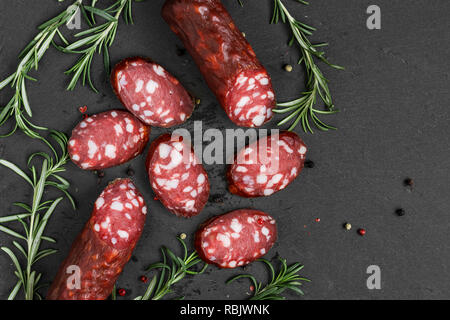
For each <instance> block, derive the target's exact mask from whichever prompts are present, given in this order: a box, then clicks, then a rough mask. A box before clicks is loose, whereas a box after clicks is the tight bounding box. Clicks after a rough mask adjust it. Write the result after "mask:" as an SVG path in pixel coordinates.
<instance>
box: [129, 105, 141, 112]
mask: <svg viewBox="0 0 450 320" xmlns="http://www.w3.org/2000/svg"><path fill="white" fill-rule="evenodd" d="M131 107H132V108H133V110H134V111H139V109H141V107H139V105H137V104H133V105H132V106H131Z"/></svg>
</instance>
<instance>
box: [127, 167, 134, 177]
mask: <svg viewBox="0 0 450 320" xmlns="http://www.w3.org/2000/svg"><path fill="white" fill-rule="evenodd" d="M127 175H128V176H130V177H132V176H134V170H133V169H131V168H128V170H127Z"/></svg>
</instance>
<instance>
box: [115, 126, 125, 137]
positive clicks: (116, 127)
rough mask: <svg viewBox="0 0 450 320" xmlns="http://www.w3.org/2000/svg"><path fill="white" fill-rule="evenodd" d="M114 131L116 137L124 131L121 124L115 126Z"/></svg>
mask: <svg viewBox="0 0 450 320" xmlns="http://www.w3.org/2000/svg"><path fill="white" fill-rule="evenodd" d="M114 130H115V131H116V135H118V136H120V135H121V134H123V129H122V126H121V125H120V124H116V125H115V126H114Z"/></svg>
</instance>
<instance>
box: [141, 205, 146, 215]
mask: <svg viewBox="0 0 450 320" xmlns="http://www.w3.org/2000/svg"><path fill="white" fill-rule="evenodd" d="M142 214H147V207H146V206H143V207H142Z"/></svg>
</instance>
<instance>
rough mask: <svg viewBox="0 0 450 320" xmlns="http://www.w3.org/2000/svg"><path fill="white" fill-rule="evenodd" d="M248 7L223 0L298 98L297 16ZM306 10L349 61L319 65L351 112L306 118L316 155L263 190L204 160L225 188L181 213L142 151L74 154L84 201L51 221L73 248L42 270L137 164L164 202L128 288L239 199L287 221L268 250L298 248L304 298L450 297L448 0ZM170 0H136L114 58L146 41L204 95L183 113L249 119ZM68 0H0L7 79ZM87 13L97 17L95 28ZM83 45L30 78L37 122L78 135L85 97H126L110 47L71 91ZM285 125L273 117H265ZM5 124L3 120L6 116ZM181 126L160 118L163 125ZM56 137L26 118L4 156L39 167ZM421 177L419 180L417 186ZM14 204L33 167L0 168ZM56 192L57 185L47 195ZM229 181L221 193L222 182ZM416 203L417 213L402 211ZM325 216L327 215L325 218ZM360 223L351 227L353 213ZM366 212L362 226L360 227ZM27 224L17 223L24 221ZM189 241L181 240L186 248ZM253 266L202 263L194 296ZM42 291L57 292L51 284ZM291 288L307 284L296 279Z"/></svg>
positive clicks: (3, 268) (140, 50) (294, 253)
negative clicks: (285, 183)
mask: <svg viewBox="0 0 450 320" xmlns="http://www.w3.org/2000/svg"><path fill="white" fill-rule="evenodd" d="M244 2H245V7H244V8H241V7H240V6H239V5H238V4H237V2H236V1H234V0H224V4H225V6H226V7H227V8H228V9H229V11H230V13H231V15H232V16H233V18H234V19H235V22H236V24H237V25H238V27H239V28H240V29H241V31H244V32H245V33H246V35H247V38H248V40H249V41H250V43H251V44H252V46H253V48H254V50H255V52H256V53H257V55H258V57H259V59H260V60H261V61H262V63H263V64H264V65H265V66H266V68H267V69H268V71H269V73H270V74H271V76H272V78H273V83H274V86H275V91H276V93H277V96H278V100H279V101H286V100H290V99H293V98H296V97H298V95H299V93H300V92H301V91H302V90H303V89H304V81H303V80H304V70H303V68H301V67H298V66H295V67H294V71H293V72H292V73H287V72H285V71H283V69H282V66H283V65H284V64H285V63H290V64H293V65H294V64H295V62H296V60H297V58H298V51H297V50H296V49H294V48H289V47H288V46H287V45H286V43H287V40H288V38H289V36H288V29H287V28H286V26H284V25H282V24H280V25H269V23H268V22H269V20H270V16H271V10H272V1H269V0H246V1H244ZM285 3H286V4H287V6H288V7H289V9H290V10H291V12H292V13H293V14H294V15H295V16H296V17H298V18H299V19H300V20H302V21H304V22H306V23H309V24H311V25H313V26H316V27H317V28H318V31H317V32H316V33H315V34H314V36H313V38H312V39H313V40H314V41H317V42H319V41H327V42H329V44H330V47H329V48H328V49H327V54H328V56H329V58H330V60H331V61H332V62H334V63H337V64H340V65H343V66H345V67H346V70H345V71H336V70H332V69H330V68H328V67H326V66H324V65H322V64H321V68H322V70H323V72H324V73H325V75H326V76H327V77H328V79H329V80H330V89H331V91H332V95H333V98H334V100H335V104H336V106H337V107H338V108H339V109H340V110H341V112H340V113H339V114H338V115H336V116H329V117H325V118H324V120H325V121H328V122H329V123H331V124H334V125H336V126H337V127H339V130H337V131H333V132H328V133H321V132H317V133H315V134H314V135H311V134H305V133H303V132H301V131H300V129H299V128H298V129H297V132H298V133H299V134H300V135H301V137H302V138H303V139H304V141H305V142H306V144H307V145H308V147H309V151H308V155H307V157H308V158H309V159H312V160H313V161H314V162H315V164H316V166H315V167H314V168H313V169H305V170H304V171H303V172H302V174H301V175H300V177H299V178H298V179H297V180H295V182H294V183H292V184H291V185H290V186H289V187H288V188H287V189H286V190H285V191H283V192H280V193H277V194H275V195H273V196H271V197H268V198H263V199H244V198H239V197H237V196H232V195H230V194H229V193H228V192H227V191H226V183H225V181H224V170H225V166H224V165H211V166H206V169H207V171H208V174H209V177H210V182H211V186H212V188H211V194H212V195H213V196H214V198H217V197H219V198H220V197H222V198H223V203H216V202H214V201H210V202H209V203H208V205H207V206H206V208H205V210H204V211H203V212H202V213H201V214H200V215H199V216H197V217H195V218H193V219H191V220H184V219H180V218H177V217H175V216H173V215H172V214H170V213H169V212H168V211H167V210H165V209H164V208H163V207H162V205H161V204H160V203H159V202H157V201H154V200H153V193H152V191H151V189H150V186H149V185H148V181H147V177H146V173H145V169H144V156H139V157H137V158H136V159H134V160H133V161H132V162H130V163H128V164H125V165H122V166H120V167H116V168H112V169H108V170H106V171H105V177H104V178H103V179H101V181H98V178H97V177H96V176H95V175H94V174H93V173H91V172H85V171H82V170H80V169H78V168H77V167H75V166H74V165H73V164H71V163H70V164H68V165H67V166H66V168H67V173H66V174H65V177H67V178H68V179H69V180H70V182H71V186H72V187H71V193H72V194H73V196H74V197H75V199H76V202H77V205H78V208H77V210H76V211H73V210H72V209H71V208H70V205H69V203H68V201H64V202H63V203H62V204H60V205H59V207H58V209H57V212H56V213H55V214H54V216H53V217H52V220H51V222H50V224H49V226H48V229H47V234H48V235H49V236H52V237H55V238H56V239H58V243H57V244H56V245H55V247H56V248H57V249H59V252H58V253H57V254H55V255H53V256H51V257H48V258H46V259H45V260H42V261H41V262H39V264H38V265H36V269H37V270H38V271H40V272H43V282H50V281H51V280H52V278H53V277H54V275H55V273H56V271H57V267H58V266H59V264H60V263H61V261H62V260H63V259H64V257H65V256H66V254H67V253H68V250H69V248H70V245H71V242H72V241H73V239H74V238H75V236H76V235H77V233H78V232H79V231H80V230H81V228H82V227H83V225H84V223H85V222H86V220H87V219H88V217H89V216H90V212H91V209H92V204H93V203H94V201H95V199H96V198H97V196H98V194H99V193H100V192H101V191H102V189H103V188H104V187H105V186H106V185H107V183H108V181H110V180H113V179H114V178H117V177H125V176H126V171H127V169H128V168H129V167H131V168H133V169H134V170H135V172H136V174H135V176H134V177H133V178H134V181H135V183H136V184H137V186H138V188H139V189H140V190H141V192H142V193H143V194H144V196H145V199H146V201H147V203H148V205H149V209H150V210H149V211H150V214H149V215H148V218H147V225H146V228H145V230H144V233H143V235H142V238H141V240H140V242H139V244H138V246H137V248H136V250H135V252H134V259H133V260H132V261H130V262H129V263H128V264H127V266H126V268H125V270H124V272H123V274H122V276H121V277H120V279H119V281H118V285H119V286H120V287H124V288H127V289H128V295H127V297H126V298H132V297H135V296H137V295H139V294H142V293H143V292H144V290H145V285H144V284H142V283H141V282H139V280H138V277H139V276H140V275H142V274H143V270H144V268H145V267H146V266H147V265H149V264H150V263H153V262H156V261H159V260H160V258H161V257H160V253H159V251H158V250H159V248H160V247H161V246H162V245H166V246H168V247H170V248H173V249H174V250H176V251H177V250H178V248H179V247H178V244H177V240H176V238H175V237H176V235H178V234H180V233H182V232H184V233H186V234H188V235H189V236H188V239H187V240H188V243H189V247H190V248H192V243H191V242H190V241H191V240H192V234H193V232H194V231H195V230H196V227H197V226H198V224H200V223H201V222H202V221H204V220H206V219H207V218H209V217H211V216H214V215H217V214H220V213H225V212H227V211H230V210H232V209H237V208H243V207H252V208H257V209H262V210H265V211H267V212H269V213H271V214H272V215H273V216H274V217H275V218H276V219H277V220H278V227H279V240H278V242H277V244H276V245H275V247H274V248H273V249H272V250H271V251H270V252H269V254H268V255H267V257H268V258H272V257H274V256H275V255H276V253H278V254H279V255H281V256H282V257H285V258H287V259H288V261H289V262H291V263H293V262H296V261H299V262H301V263H303V264H304V265H305V268H304V271H303V274H304V276H306V277H308V278H309V279H311V280H312V282H311V283H308V284H306V285H305V286H304V291H305V293H306V295H305V296H304V297H303V298H301V299H442V298H448V297H449V296H450V285H449V283H448V273H449V272H450V267H449V265H448V261H449V259H450V241H449V240H450V239H449V232H448V231H449V225H450V215H449V210H450V202H449V200H448V197H449V191H450V190H449V186H448V184H449V168H450V165H449V160H448V159H449V157H450V149H449V142H450V138H449V136H450V127H449V126H448V121H449V120H450V112H449V111H448V108H449V95H448V91H449V89H448V80H449V73H450V70H449V67H448V64H447V59H448V57H449V55H450V45H449V42H448V36H449V31H448V30H449V27H450V22H449V19H448V16H447V13H448V12H449V10H450V2H448V1H445V0H439V1H428V2H426V3H424V2H423V1H418V0H414V1H413V0H411V1H399V0H389V1H387V0H377V1H375V2H374V1H366V0H345V1H343V0H342V1H325V0H316V1H311V5H310V6H308V7H305V6H303V5H301V4H297V3H295V2H294V1H288V0H287V1H285ZM162 4H163V1H162V0H158V1H150V0H148V1H145V2H143V3H136V4H134V10H133V11H134V18H135V25H133V26H126V25H125V24H124V23H121V24H120V27H119V31H118V34H117V39H116V42H115V43H114V45H113V47H112V48H111V59H112V62H113V63H116V62H118V61H119V60H120V59H122V58H125V57H128V56H133V55H143V56H148V57H151V58H152V59H154V60H155V61H157V62H159V63H160V64H162V65H163V66H165V67H166V68H167V69H168V70H169V71H170V72H172V73H173V74H174V75H175V76H177V77H178V78H179V79H180V80H181V82H182V83H183V84H184V85H185V86H186V87H187V88H188V89H189V90H190V91H192V92H193V93H194V94H195V95H196V96H198V97H200V98H201V101H202V102H201V105H200V106H199V108H198V109H197V110H196V112H195V113H194V114H193V117H192V118H191V120H189V121H188V122H187V123H186V124H185V125H183V127H185V128H188V129H192V127H193V121H194V120H202V121H203V128H204V130H206V129H207V128H219V129H222V130H225V129H226V128H235V126H234V125H233V124H232V123H231V122H230V121H229V120H228V118H227V117H226V115H225V113H224V112H223V111H222V110H221V108H220V106H219V105H218V103H217V101H216V100H215V98H214V96H213V95H212V93H211V92H210V91H209V90H208V88H207V87H206V85H205V82H204V81H203V79H202V77H201V75H200V73H199V71H198V70H197V68H196V66H195V65H194V63H193V61H192V59H191V58H190V56H189V55H188V54H186V55H184V56H178V55H177V46H180V45H181V43H180V41H179V40H178V38H177V37H176V36H175V35H174V34H173V33H172V32H171V31H170V29H169V27H168V26H167V25H166V23H165V22H164V21H163V19H162V18H161V16H160V9H161V6H162ZM370 4H377V5H379V6H380V7H381V10H382V28H381V30H368V29H367V28H366V18H367V14H366V9H367V7H368V6H369V5H370ZM67 5H68V1H65V2H64V3H58V2H57V1H53V0H41V1H25V0H16V1H12V0H2V1H1V2H0V59H1V63H0V78H5V77H6V76H7V75H9V74H10V73H12V72H13V71H14V70H15V67H16V66H17V63H18V61H17V54H18V53H19V52H20V50H21V49H22V48H23V47H24V45H25V44H26V43H28V42H29V41H30V40H31V39H32V37H33V36H34V34H35V32H36V29H35V27H36V26H37V25H38V24H40V23H42V22H44V21H46V20H47V19H49V18H51V17H53V16H54V15H55V14H57V13H59V12H60V11H61V10H62V9H63V8H65V7H66V6H67ZM85 26H86V25H85V24H83V27H85ZM75 60H76V57H75V56H71V55H64V54H62V53H60V52H57V51H56V50H54V49H51V50H49V51H48V52H47V53H46V55H45V57H44V59H43V60H42V62H41V63H40V65H39V71H38V72H37V73H36V72H33V73H32V75H33V76H36V77H38V79H39V82H37V83H30V82H29V83H28V92H29V99H30V102H31V105H32V108H33V111H34V116H33V122H34V123H37V124H40V125H43V126H46V127H50V128H55V129H58V130H61V131H64V132H65V133H67V134H70V131H71V129H72V128H73V127H74V125H75V124H76V123H77V122H78V121H79V120H80V119H81V115H80V113H79V111H78V107H79V106H83V105H87V106H88V112H89V113H97V112H100V111H104V110H108V109H110V108H121V107H122V106H121V104H120V103H119V101H118V100H117V99H116V97H115V96H114V95H113V92H112V90H111V88H110V85H109V83H108V82H107V81H106V79H107V77H106V74H105V72H104V70H103V65H102V59H101V57H98V58H97V60H96V61H95V63H94V68H93V78H94V81H95V83H96V85H97V87H98V89H99V90H100V92H101V93H100V94H94V93H93V92H92V91H90V89H88V88H87V87H81V86H77V88H76V90H75V91H73V92H69V91H65V87H66V86H67V84H68V82H69V78H68V77H67V76H65V75H64V74H63V71H64V70H66V69H67V68H68V67H69V66H71V65H72V64H73V63H74V62H75ZM10 96H11V91H10V90H9V89H7V90H3V91H1V92H0V104H1V105H5V104H6V103H7V102H8V100H9V99H10ZM275 126H276V121H272V122H271V123H270V124H269V125H267V126H266V127H267V128H272V127H275ZM2 129H5V128H2ZM164 131H167V130H162V129H153V131H152V139H154V138H156V137H157V136H158V135H160V134H161V133H162V132H164ZM40 150H45V147H44V145H43V144H41V143H39V142H37V141H34V140H32V139H30V138H27V137H26V136H25V135H24V134H22V133H16V134H15V135H13V136H12V137H10V138H7V139H1V140H0V157H1V158H4V159H7V160H10V161H12V162H14V163H17V164H18V165H20V166H21V167H22V168H24V167H25V159H26V157H27V156H28V155H29V154H30V153H32V152H35V151H40ZM406 177H412V178H413V179H414V181H415V187H414V189H413V190H409V189H408V188H405V187H404V186H403V180H404V179H405V178H406ZM0 181H1V182H0V215H7V214H11V213H14V212H17V211H15V210H16V209H15V208H14V207H13V206H12V203H13V202H14V201H25V202H29V201H30V200H31V197H32V194H31V190H30V189H29V188H28V187H27V185H26V184H25V182H24V181H23V180H21V179H20V178H18V177H17V176H15V175H14V174H13V173H12V172H10V171H9V170H7V169H5V168H0ZM56 195H57V193H54V192H49V193H48V194H46V196H48V197H50V198H51V197H55V196H56ZM221 195H222V196H221ZM398 207H403V208H405V210H406V212H407V214H406V215H405V216H403V217H398V216H396V215H395V213H394V211H395V209H396V208H398ZM317 217H318V218H320V219H321V220H320V222H315V219H316V218H317ZM345 222H350V223H351V224H352V225H353V229H352V230H351V231H346V230H344V229H343V227H342V225H343V223H345ZM359 227H364V228H365V229H366V230H367V234H366V235H365V236H364V237H361V236H359V235H358V234H357V232H356V230H357V229H358V228H359ZM13 228H16V229H17V230H18V226H17V225H15V226H14V227H13ZM11 240H12V239H11V237H9V236H6V235H5V234H0V244H1V245H6V246H12V243H11ZM177 252H180V251H177ZM372 264H375V265H379V266H380V268H381V272H382V274H381V275H382V289H381V290H368V289H367V287H366V279H367V276H368V275H367V274H366V268H367V267H368V266H369V265H372ZM243 272H251V273H253V274H255V275H256V276H257V277H258V278H260V279H262V280H266V273H265V270H264V268H263V267H262V266H261V265H259V264H253V265H251V266H250V267H248V268H247V270H245V271H244V270H242V269H235V270H219V269H217V268H216V267H209V268H208V270H207V272H206V273H205V274H204V275H200V276H197V277H195V278H187V279H186V280H184V281H183V282H182V284H181V285H179V286H176V288H175V289H176V292H177V294H179V295H185V296H186V298H187V299H244V298H246V297H248V295H247V294H248V292H249V283H247V282H240V283H233V284H231V285H226V284H225V281H226V280H227V279H228V278H229V277H231V276H233V275H236V274H238V273H243ZM15 282H16V279H15V277H14V275H13V266H12V263H11V262H10V260H9V258H8V257H7V256H6V255H5V254H0V298H1V299H5V298H6V297H7V295H8V294H9V292H10V290H11V288H12V287H13V286H14V284H15ZM43 293H44V291H43ZM287 297H288V298H289V299H298V296H295V295H291V294H288V295H287Z"/></svg>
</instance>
